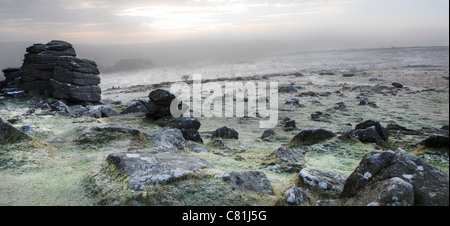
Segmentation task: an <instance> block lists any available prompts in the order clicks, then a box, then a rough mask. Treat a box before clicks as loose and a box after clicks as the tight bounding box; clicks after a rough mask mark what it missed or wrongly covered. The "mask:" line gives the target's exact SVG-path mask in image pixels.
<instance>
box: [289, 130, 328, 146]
mask: <svg viewBox="0 0 450 226" xmlns="http://www.w3.org/2000/svg"><path fill="white" fill-rule="evenodd" d="M334 136H335V134H334V133H333V132H330V131H328V130H324V129H307V130H303V131H301V132H300V133H299V134H297V135H296V136H295V137H294V138H292V140H291V141H290V142H289V146H290V147H292V146H298V145H311V144H316V143H319V142H322V141H324V140H327V139H330V138H333V137H334Z"/></svg>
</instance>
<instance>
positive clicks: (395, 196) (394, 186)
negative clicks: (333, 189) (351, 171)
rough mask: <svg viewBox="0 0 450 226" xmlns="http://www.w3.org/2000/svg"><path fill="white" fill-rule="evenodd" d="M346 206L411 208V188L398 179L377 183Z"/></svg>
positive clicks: (412, 193) (412, 202)
mask: <svg viewBox="0 0 450 226" xmlns="http://www.w3.org/2000/svg"><path fill="white" fill-rule="evenodd" d="M345 205H347V206H368V205H376V206H413V205H414V188H413V186H412V185H411V184H410V183H408V182H406V181H404V180H402V179H401V178H398V177H393V178H391V179H387V180H384V181H378V182H376V183H374V184H373V185H371V186H369V187H368V188H366V189H364V190H361V191H360V192H359V193H358V194H357V195H356V196H355V197H354V198H352V199H350V200H348V201H347V202H346V203H345Z"/></svg>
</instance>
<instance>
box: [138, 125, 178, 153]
mask: <svg viewBox="0 0 450 226" xmlns="http://www.w3.org/2000/svg"><path fill="white" fill-rule="evenodd" d="M144 136H145V137H146V138H147V140H149V141H150V142H152V146H153V147H154V148H164V149H166V150H168V151H169V150H170V151H172V152H184V151H186V140H185V139H184V137H183V134H182V133H181V130H179V129H176V128H160V129H157V130H155V131H152V132H149V133H144Z"/></svg>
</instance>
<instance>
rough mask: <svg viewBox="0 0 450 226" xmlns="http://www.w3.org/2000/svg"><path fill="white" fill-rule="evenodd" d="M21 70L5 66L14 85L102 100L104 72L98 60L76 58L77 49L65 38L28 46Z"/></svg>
mask: <svg viewBox="0 0 450 226" xmlns="http://www.w3.org/2000/svg"><path fill="white" fill-rule="evenodd" d="M26 51H27V54H25V59H24V61H23V64H22V67H21V68H20V70H17V68H9V69H5V70H4V73H5V75H6V76H5V77H7V80H8V81H12V80H14V84H13V85H14V86H15V87H16V88H19V89H23V90H25V91H28V92H32V93H35V94H40V95H45V96H48V97H54V98H58V99H63V100H67V101H70V102H99V101H100V99H101V89H100V87H99V86H98V85H99V84H100V77H99V76H98V75H99V74H100V72H99V70H98V69H97V64H96V63H95V62H94V61H91V60H86V59H79V58H76V53H75V49H74V48H73V47H72V45H71V44H70V43H67V42H64V41H57V40H54V41H51V42H49V43H47V44H34V45H33V46H30V47H28V48H27V49H26Z"/></svg>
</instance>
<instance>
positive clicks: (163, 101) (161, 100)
mask: <svg viewBox="0 0 450 226" xmlns="http://www.w3.org/2000/svg"><path fill="white" fill-rule="evenodd" d="M148 98H150V100H151V101H152V102H153V103H155V104H157V105H160V106H166V107H168V106H170V104H171V103H172V101H173V100H174V99H175V95H173V94H171V93H170V92H169V91H167V90H164V89H156V90H153V91H151V92H150V93H149V95H148Z"/></svg>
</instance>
